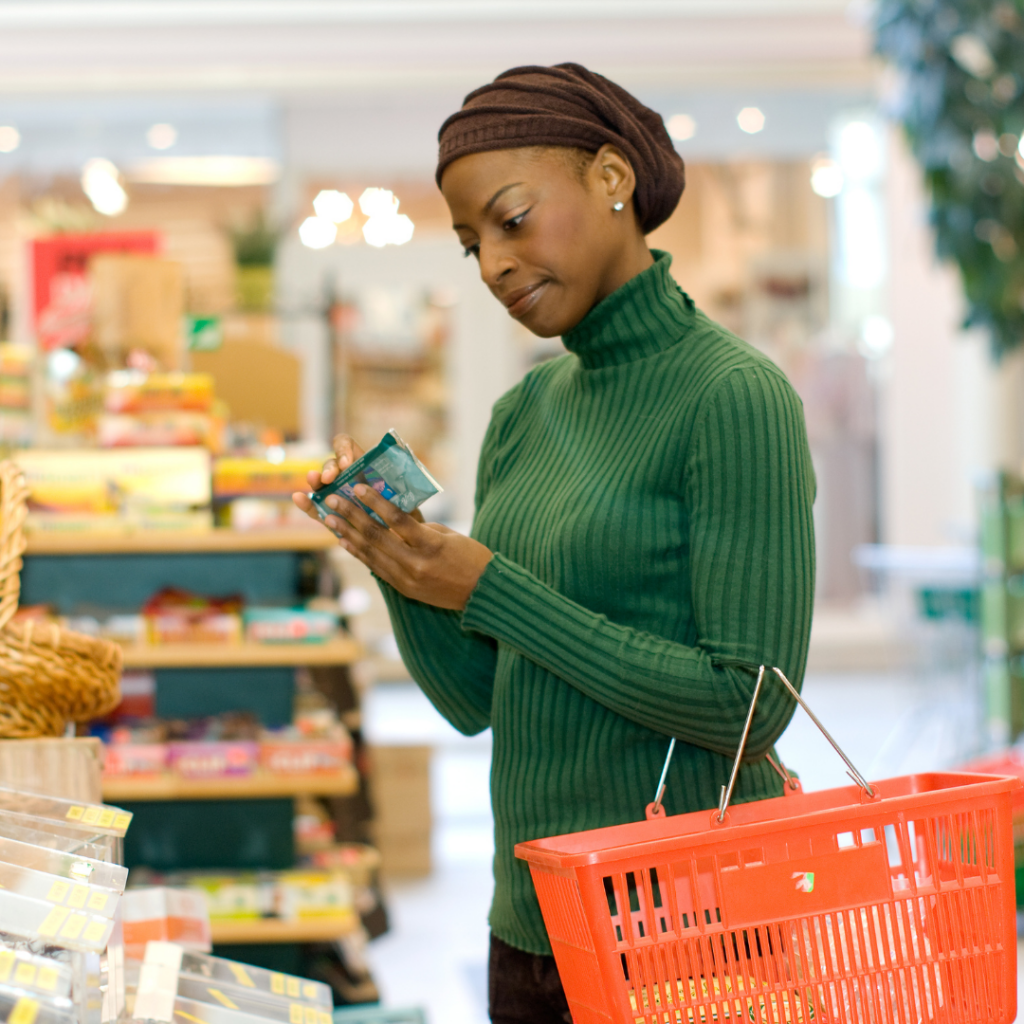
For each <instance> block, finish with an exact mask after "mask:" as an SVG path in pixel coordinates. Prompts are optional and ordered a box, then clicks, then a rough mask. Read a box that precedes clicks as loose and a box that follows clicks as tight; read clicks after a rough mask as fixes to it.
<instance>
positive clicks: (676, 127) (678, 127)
mask: <svg viewBox="0 0 1024 1024" xmlns="http://www.w3.org/2000/svg"><path fill="white" fill-rule="evenodd" d="M665 127H666V128H668V133H669V135H671V136H672V138H673V139H675V140H676V142H686V140H687V139H692V138H693V137H694V135H696V134H697V122H696V121H695V120H694V119H693V118H692V117H690V115H689V114H673V115H672V116H671V117H670V118H669V119H668V123H667V124H666V125H665Z"/></svg>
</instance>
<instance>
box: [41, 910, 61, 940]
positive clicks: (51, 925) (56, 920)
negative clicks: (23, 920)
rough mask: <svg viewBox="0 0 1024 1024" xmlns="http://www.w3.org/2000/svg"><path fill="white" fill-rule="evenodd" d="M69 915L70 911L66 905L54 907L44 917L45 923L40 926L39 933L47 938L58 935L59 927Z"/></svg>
mask: <svg viewBox="0 0 1024 1024" xmlns="http://www.w3.org/2000/svg"><path fill="white" fill-rule="evenodd" d="M67 916H68V911H67V910H66V909H65V908H64V907H54V908H53V910H51V911H50V912H49V913H48V914H47V915H46V917H44V918H43V923H42V924H41V925H40V926H39V934H40V935H43V936H45V937H46V938H50V937H51V936H54V935H56V934H57V929H58V928H60V926H61V925H62V924H63V923H64V919H65V918H66V917H67Z"/></svg>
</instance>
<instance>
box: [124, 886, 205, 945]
mask: <svg viewBox="0 0 1024 1024" xmlns="http://www.w3.org/2000/svg"><path fill="white" fill-rule="evenodd" d="M121 911H122V921H123V927H124V947H125V955H126V956H128V957H131V958H134V959H136V960H140V959H142V957H143V955H144V954H145V952H146V943H148V942H152V941H156V940H162V941H167V942H174V943H177V944H179V945H181V946H187V947H188V948H189V949H194V950H198V951H200V952H209V950H210V948H211V946H210V912H209V909H208V908H207V905H206V897H205V895H204V893H202V892H200V891H198V890H195V889H172V888H167V887H164V886H155V887H152V888H142V889H128V890H127V892H125V894H124V896H123V898H122V901H121Z"/></svg>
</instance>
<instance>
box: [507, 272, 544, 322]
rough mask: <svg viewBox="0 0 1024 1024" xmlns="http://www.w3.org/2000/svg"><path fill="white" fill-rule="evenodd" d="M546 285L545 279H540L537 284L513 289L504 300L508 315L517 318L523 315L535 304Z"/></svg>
mask: <svg viewBox="0 0 1024 1024" xmlns="http://www.w3.org/2000/svg"><path fill="white" fill-rule="evenodd" d="M546 287H547V281H541V282H539V283H538V284H531V285H528V286H527V287H526V288H520V289H518V290H517V291H514V292H513V293H512V294H511V295H509V296H508V298H506V300H505V305H506V307H507V308H508V312H509V316H513V317H515V318H516V319H517V320H519V319H521V318H522V317H523V316H525V314H526V313H527V312H528V311H529V310H531V309H533V307H534V306H535V305H536V303H537V300H538V299H539V298H540V296H541V294H542V293H543V291H544V289H545V288H546Z"/></svg>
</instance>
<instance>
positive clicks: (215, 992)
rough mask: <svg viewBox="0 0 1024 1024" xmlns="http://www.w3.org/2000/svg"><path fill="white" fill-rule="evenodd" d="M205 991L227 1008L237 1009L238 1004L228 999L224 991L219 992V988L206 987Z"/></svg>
mask: <svg viewBox="0 0 1024 1024" xmlns="http://www.w3.org/2000/svg"><path fill="white" fill-rule="evenodd" d="M206 991H207V992H209V993H210V995H211V996H213V998H214V999H216V1000H217V1002H218V1003H220V1005H221V1006H226V1007H227V1008H228V1009H229V1010H237V1009H238V1006H237V1005H236V1004H235V1003H233V1002H231V1000H230V999H228V997H227V996H226V995H224V993H223V992H221V990H220V989H219V988H208V989H207V990H206Z"/></svg>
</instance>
